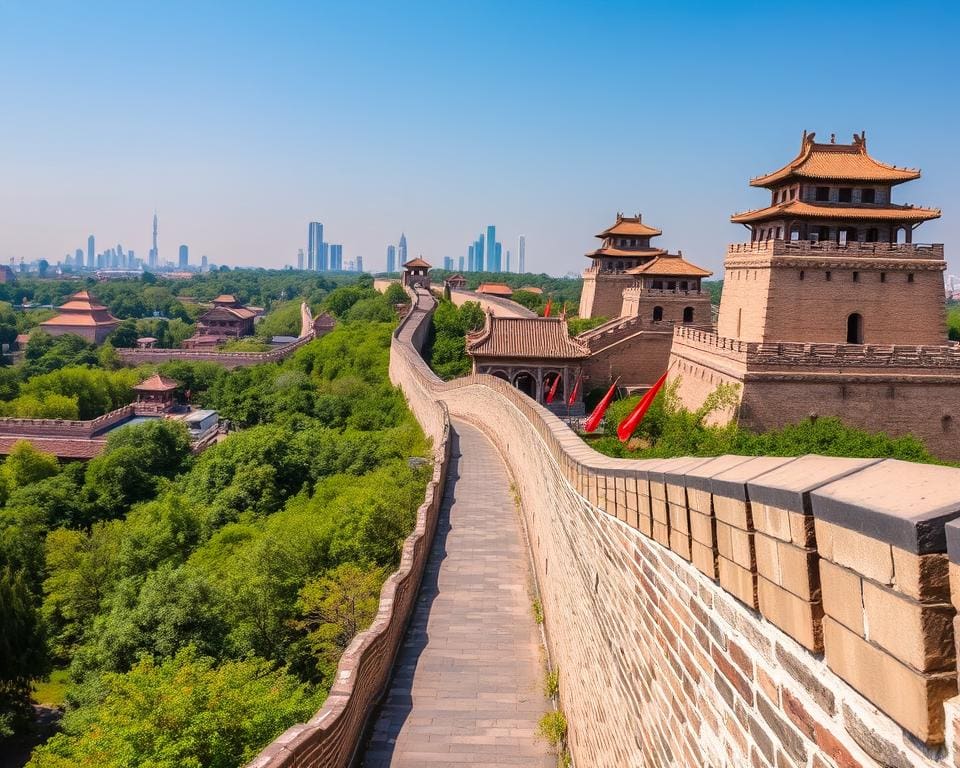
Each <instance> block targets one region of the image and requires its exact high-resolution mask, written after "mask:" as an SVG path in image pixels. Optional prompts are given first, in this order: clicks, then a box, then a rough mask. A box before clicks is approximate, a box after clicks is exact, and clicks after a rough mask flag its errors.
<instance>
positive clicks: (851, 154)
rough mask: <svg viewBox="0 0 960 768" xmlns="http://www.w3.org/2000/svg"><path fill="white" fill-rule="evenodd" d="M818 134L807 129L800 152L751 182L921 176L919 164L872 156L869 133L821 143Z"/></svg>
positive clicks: (897, 179) (896, 181) (895, 180)
mask: <svg viewBox="0 0 960 768" xmlns="http://www.w3.org/2000/svg"><path fill="white" fill-rule="evenodd" d="M814 136H815V134H813V133H807V132H806V131H804V132H803V140H802V142H801V145H800V154H798V155H797V156H796V157H795V158H794V159H793V160H791V161H790V162H789V163H787V164H786V165H785V166H783V168H780V169H779V170H777V171H774V172H773V173H768V174H765V175H763V176H758V177H756V178H754V179H751V180H750V185H751V186H754V187H767V186H773V185H776V184H779V183H780V182H783V181H785V180H787V179H790V178H792V177H798V178H806V179H823V180H836V181H846V180H849V181H877V182H884V183H893V184H900V183H901V182H904V181H911V180H912V179H918V178H920V171H919V170H917V169H915V168H898V167H897V166H894V165H887V164H886V163H881V162H880V161H878V160H874V159H873V158H872V157H870V155H868V154H867V139H866V134H856V133H855V134H854V135H853V143H852V144H834V143H832V142H831V143H830V144H817V143H816V142H815V141H814Z"/></svg>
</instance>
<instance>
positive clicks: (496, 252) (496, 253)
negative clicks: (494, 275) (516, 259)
mask: <svg viewBox="0 0 960 768" xmlns="http://www.w3.org/2000/svg"><path fill="white" fill-rule="evenodd" d="M501 255H502V244H501V243H494V246H493V269H492V270H491V271H492V272H502V271H503V269H502V267H501V264H502V263H503V262H501V260H500V257H501Z"/></svg>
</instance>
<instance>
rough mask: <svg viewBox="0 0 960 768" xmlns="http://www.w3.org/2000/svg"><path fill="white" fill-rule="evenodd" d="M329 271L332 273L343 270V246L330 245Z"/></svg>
mask: <svg viewBox="0 0 960 768" xmlns="http://www.w3.org/2000/svg"><path fill="white" fill-rule="evenodd" d="M330 269H331V270H332V271H334V272H339V271H341V270H342V269H343V246H342V245H340V244H338V243H331V244H330Z"/></svg>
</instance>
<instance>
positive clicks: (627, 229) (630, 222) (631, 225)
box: [597, 213, 663, 238]
mask: <svg viewBox="0 0 960 768" xmlns="http://www.w3.org/2000/svg"><path fill="white" fill-rule="evenodd" d="M641 219H642V217H641V215H640V214H639V213H638V214H637V215H636V216H624V215H623V214H622V213H618V214H617V223H616V224H614V225H613V226H612V227H610V228H608V229H605V230H603V232H601V233H600V234H599V235H597V237H599V238H604V237H609V236H610V235H621V236H624V237H630V236H633V237H656V236H657V235H661V234H663V232H662V231H661V230H659V229H657V228H656V227H650V226H647V225H646V224H644V223H643V221H641Z"/></svg>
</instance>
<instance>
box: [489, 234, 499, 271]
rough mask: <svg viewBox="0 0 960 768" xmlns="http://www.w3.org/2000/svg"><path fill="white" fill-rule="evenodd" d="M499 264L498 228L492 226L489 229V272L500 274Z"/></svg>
mask: <svg viewBox="0 0 960 768" xmlns="http://www.w3.org/2000/svg"><path fill="white" fill-rule="evenodd" d="M499 271H500V266H499V265H498V264H497V228H496V227H495V226H494V225H493V224H491V225H490V226H489V227H487V272H499Z"/></svg>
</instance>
